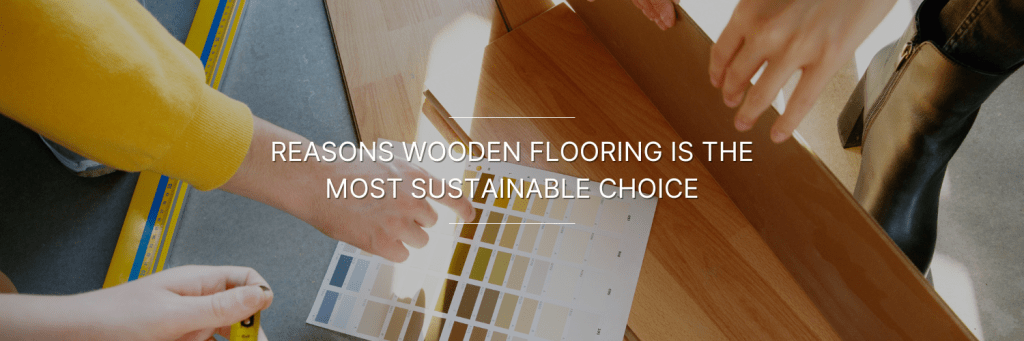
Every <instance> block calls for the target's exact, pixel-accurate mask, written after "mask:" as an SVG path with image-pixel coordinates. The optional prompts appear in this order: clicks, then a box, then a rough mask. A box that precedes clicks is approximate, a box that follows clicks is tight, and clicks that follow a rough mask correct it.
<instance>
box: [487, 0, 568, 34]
mask: <svg viewBox="0 0 1024 341" xmlns="http://www.w3.org/2000/svg"><path fill="white" fill-rule="evenodd" d="M496 1H498V7H499V8H500V9H501V14H502V16H503V17H504V18H505V23H506V24H507V25H508V28H509V29H510V30H514V29H516V28H517V27H519V26H520V25H522V24H524V23H526V22H527V21H530V19H533V18H534V17H536V16H538V15H540V14H541V13H544V11H547V10H549V9H551V7H555V1H552V0H496ZM558 2H559V3H561V2H562V1H558Z"/></svg>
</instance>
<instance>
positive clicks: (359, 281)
mask: <svg viewBox="0 0 1024 341" xmlns="http://www.w3.org/2000/svg"><path fill="white" fill-rule="evenodd" d="M369 267H370V262H369V261H366V260H362V259H360V260H359V261H358V262H356V268H355V270H352V278H351V279H350V280H349V281H348V286H347V287H345V288H346V289H348V290H351V291H355V292H359V290H360V289H362V286H363V277H366V269H368V268H369Z"/></svg>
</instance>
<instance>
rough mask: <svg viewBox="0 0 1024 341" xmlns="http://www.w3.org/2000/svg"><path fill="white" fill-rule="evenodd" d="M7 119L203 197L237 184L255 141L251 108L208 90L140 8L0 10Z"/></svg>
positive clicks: (2, 106) (0, 105)
mask: <svg viewBox="0 0 1024 341" xmlns="http://www.w3.org/2000/svg"><path fill="white" fill-rule="evenodd" d="M0 113H2V114H4V115H6V116H8V117H10V118H12V119H14V120H15V121H18V122H20V123H21V124H23V125H25V126H26V127H28V128H30V129H32V130H34V131H36V132H38V133H40V134H42V135H43V136H46V137H47V138H49V139H51V140H54V141H56V142H58V143H60V144H62V145H64V146H65V147H67V148H68V149H71V150H73V151H75V152H77V153H79V154H82V155H83V156H86V157H88V158H90V159H93V160H96V161H98V162H101V163H103V164H106V165H109V166H111V167H114V168H118V169H122V170H127V171H141V170H150V171H154V172H158V173H162V174H165V175H168V176H171V177H175V178H179V179H183V180H185V181H188V182H189V183H191V184H192V185H193V186H195V187H196V188H199V189H202V190H209V189H213V188H217V187H219V186H220V185H222V184H224V183H225V182H227V180H228V179H230V178H231V176H232V175H233V174H234V173H235V171H236V170H237V169H238V167H239V165H241V163H242V160H243V159H244V158H245V154H246V152H247V151H248V149H249V143H250V141H251V140H252V131H253V118H252V113H251V112H250V111H249V108H248V107H246V106H245V104H242V103H241V102H238V101H235V100H233V99H231V98H228V97H227V96H225V95H224V94H221V93H220V92H218V91H216V90H214V89H212V88H210V87H209V86H208V85H206V83H205V75H204V73H203V66H202V63H201V62H200V61H199V59H198V58H197V57H196V56H195V54H193V53H192V52H191V51H189V50H188V49H187V48H186V47H185V46H184V45H182V44H181V43H180V42H178V41H177V40H175V39H174V37H173V36H171V34H170V33H168V32H167V30H166V29H164V28H163V26H161V25H160V23H159V22H157V20H156V19H155V18H153V16H152V15H151V14H150V13H149V12H148V11H146V9H145V8H143V7H142V6H141V5H140V4H139V3H138V2H137V1H136V0H103V1H63V0H14V1H0ZM0 133H2V132H0Z"/></svg>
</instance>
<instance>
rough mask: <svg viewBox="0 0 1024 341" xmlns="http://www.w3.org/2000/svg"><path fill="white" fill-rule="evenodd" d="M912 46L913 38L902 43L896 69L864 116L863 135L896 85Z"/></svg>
mask: <svg viewBox="0 0 1024 341" xmlns="http://www.w3.org/2000/svg"><path fill="white" fill-rule="evenodd" d="M914 48H915V47H914V40H913V39H911V40H910V41H908V42H907V43H906V44H905V45H903V50H902V51H900V60H899V62H897V64H896V70H894V71H893V73H892V76H890V77H889V81H888V82H887V83H886V84H885V88H884V89H882V93H881V95H880V96H879V100H876V101H875V104H874V105H872V106H871V111H868V112H867V115H865V117H864V134H865V135H867V131H868V130H869V129H870V128H871V124H872V123H874V121H875V115H877V114H878V110H879V108H880V106H881V105H882V104H883V103H885V102H886V101H888V98H889V95H890V94H889V93H890V92H892V89H893V88H894V87H896V83H897V81H898V80H899V79H900V77H901V76H902V74H903V71H905V70H904V68H903V66H904V64H906V63H907V60H910V56H911V55H913V54H914Z"/></svg>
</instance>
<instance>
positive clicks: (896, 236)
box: [838, 0, 1024, 272]
mask: <svg viewBox="0 0 1024 341" xmlns="http://www.w3.org/2000/svg"><path fill="white" fill-rule="evenodd" d="M1020 1H1024V0H1018V1H1017V2H1016V4H1010V5H1007V3H1010V2H1011V1H1000V0H953V1H952V2H948V1H944V0H927V1H925V2H924V3H923V4H922V5H921V7H920V8H919V9H918V12H917V16H916V18H915V19H916V20H915V21H914V22H913V23H912V24H911V26H910V27H909V28H908V29H907V32H906V33H905V34H904V36H903V37H902V38H901V39H900V40H899V41H897V43H895V44H893V45H891V46H890V47H889V48H888V49H887V50H885V51H883V52H881V53H880V54H879V55H877V56H876V57H875V59H874V60H872V63H871V65H870V66H869V67H868V71H867V72H866V73H865V76H864V78H862V80H861V84H859V85H858V90H857V92H856V93H855V94H854V96H852V97H851V99H850V101H849V102H848V103H847V106H846V108H844V110H843V113H842V114H841V115H840V120H839V122H838V123H839V132H840V138H841V139H842V142H843V143H844V146H846V147H855V146H862V159H861V167H860V174H859V176H858V178H857V186H856V188H855V190H854V193H853V194H854V197H855V198H856V199H857V201H858V202H859V203H860V204H861V206H863V207H864V208H865V210H867V211H868V213H870V214H871V215H872V216H873V217H874V218H875V220H876V221H878V223H879V225H881V226H882V228H883V229H885V232H886V233H888V235H889V236H890V237H891V238H892V239H893V241H894V242H896V245H897V246H899V247H900V249H901V250H902V251H903V252H904V253H905V254H906V255H907V257H908V258H910V260H911V261H912V262H913V263H914V265H916V266H917V267H918V269H920V270H921V271H922V272H924V271H926V270H927V269H928V266H929V263H930V262H931V258H932V254H933V252H934V249H935V238H936V231H937V225H938V221H937V220H938V219H937V218H938V205H939V191H940V190H941V188H942V179H943V177H944V176H945V172H946V164H947V163H948V162H949V160H950V158H952V156H953V154H954V153H955V152H956V150H957V149H958V148H959V147H960V144H961V143H962V142H963V140H964V138H965V137H966V136H967V132H968V131H969V130H970V128H971V125H972V124H973V123H974V119H975V117H976V116H977V114H978V109H979V108H980V107H981V104H982V103H983V102H984V101H985V100H986V99H987V98H988V96H989V95H990V94H991V93H992V91H994V90H995V89H996V87H998V86H999V84H1001V83H1002V82H1003V81H1004V80H1005V79H1006V78H1007V77H1009V75H1010V74H1011V73H1012V71H1013V70H1014V69H1016V67H1017V66H1019V61H1020V60H1021V59H1024V54H1022V53H1014V52H1013V51H1014V49H1016V51H1020V50H1021V49H1020V46H1021V41H1022V40H1020V39H1017V38H1014V37H1020V36H1021V32H1020V28H1019V27H1017V26H1018V25H1015V24H1013V23H1009V24H1007V22H1006V21H1004V20H1002V18H1005V16H1013V15H1014V14H1013V13H1002V12H999V10H993V9H994V8H995V9H1000V8H1001V9H1003V10H1005V9H1006V8H1014V5H1015V6H1016V8H1019V7H1020ZM1018 17H1019V16H1018ZM948 21H959V24H949V23H948ZM945 27H950V28H953V29H952V33H949V34H947V33H946V32H945V31H946V29H945ZM947 43H948V44H947ZM994 44H1002V45H1003V46H993V45H994ZM947 45H949V47H948V50H947V49H946V46H947ZM976 65H977V66H976ZM1006 65H1009V67H1006ZM1000 66H1002V68H1000ZM988 70H992V71H988Z"/></svg>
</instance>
